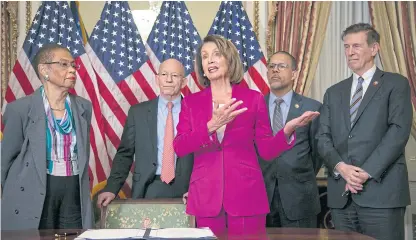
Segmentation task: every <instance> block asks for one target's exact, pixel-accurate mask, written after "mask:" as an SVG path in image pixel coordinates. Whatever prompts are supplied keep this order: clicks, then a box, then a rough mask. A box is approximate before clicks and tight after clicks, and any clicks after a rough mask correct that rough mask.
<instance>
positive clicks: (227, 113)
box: [207, 98, 247, 133]
mask: <svg viewBox="0 0 416 240" xmlns="http://www.w3.org/2000/svg"><path fill="white" fill-rule="evenodd" d="M235 101H236V99H235V98H233V99H231V100H230V101H228V102H227V103H226V104H224V106H222V107H219V105H218V103H215V105H214V110H213V112H212V118H211V120H209V122H208V123H207V126H208V131H209V133H213V132H215V131H217V129H218V128H220V127H222V126H224V125H225V124H227V123H229V122H231V121H232V120H233V119H234V118H235V117H237V116H238V115H240V114H241V113H243V112H245V111H247V108H241V109H238V110H235V109H237V107H238V106H240V105H241V104H242V103H243V101H241V100H240V101H238V102H235Z"/></svg>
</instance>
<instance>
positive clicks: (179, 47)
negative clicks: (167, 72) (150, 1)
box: [146, 1, 202, 95]
mask: <svg viewBox="0 0 416 240" xmlns="http://www.w3.org/2000/svg"><path fill="white" fill-rule="evenodd" d="M200 43H201V37H200V36H199V33H198V31H197V30H196V28H195V26H194V24H193V22H192V19H191V16H190V15H189V12H188V8H187V7H186V5H185V3H184V2H183V1H177V2H176V1H164V2H163V3H162V6H161V9H160V13H159V16H158V17H157V18H156V21H155V24H154V25H153V28H152V31H151V33H150V35H149V38H148V39H147V44H146V49H147V53H148V55H149V58H150V60H151V62H152V64H153V66H154V68H155V69H158V68H159V65H160V63H161V62H163V61H164V60H166V59H169V58H175V59H177V60H179V61H180V62H181V63H182V64H183V66H184V67H185V77H187V78H188V84H187V86H185V88H183V89H182V94H183V95H187V94H190V93H194V92H197V91H199V90H201V89H202V87H201V86H200V85H199V83H198V80H197V77H196V74H195V70H194V63H193V60H194V54H195V53H196V50H197V48H198V45H199V44H200Z"/></svg>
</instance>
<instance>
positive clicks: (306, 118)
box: [283, 111, 319, 137]
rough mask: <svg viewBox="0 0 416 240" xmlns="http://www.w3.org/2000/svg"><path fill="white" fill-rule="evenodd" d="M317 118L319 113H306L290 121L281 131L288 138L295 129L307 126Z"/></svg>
mask: <svg viewBox="0 0 416 240" xmlns="http://www.w3.org/2000/svg"><path fill="white" fill-rule="evenodd" d="M317 116H319V112H313V111H306V112H304V113H303V114H302V115H301V116H300V117H297V118H294V119H292V120H290V121H289V122H288V123H286V125H285V128H284V129H283V131H284V133H285V135H286V137H290V136H291V135H292V134H293V132H294V131H295V130H296V128H298V127H303V126H306V125H308V124H309V123H310V122H311V121H312V120H313V119H315V118H316V117H317Z"/></svg>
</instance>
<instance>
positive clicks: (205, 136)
mask: <svg viewBox="0 0 416 240" xmlns="http://www.w3.org/2000/svg"><path fill="white" fill-rule="evenodd" d="M198 129H201V130H202V131H203V132H202V133H201V135H200V136H202V137H201V145H200V147H201V148H206V147H208V146H211V145H213V144H216V143H218V142H219V141H218V138H217V132H213V133H211V134H210V133H209V131H208V126H207V124H205V125H204V126H200V127H199V128H198Z"/></svg>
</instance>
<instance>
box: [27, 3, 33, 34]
mask: <svg viewBox="0 0 416 240" xmlns="http://www.w3.org/2000/svg"><path fill="white" fill-rule="evenodd" d="M31 23H32V2H31V1H26V33H27V32H29V28H30V24H31Z"/></svg>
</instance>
